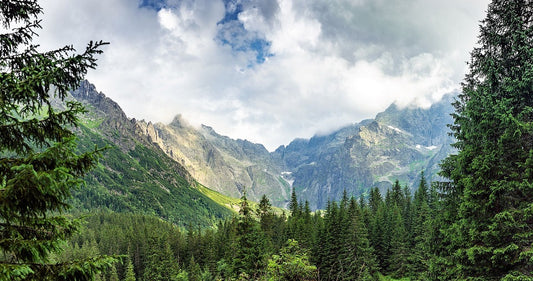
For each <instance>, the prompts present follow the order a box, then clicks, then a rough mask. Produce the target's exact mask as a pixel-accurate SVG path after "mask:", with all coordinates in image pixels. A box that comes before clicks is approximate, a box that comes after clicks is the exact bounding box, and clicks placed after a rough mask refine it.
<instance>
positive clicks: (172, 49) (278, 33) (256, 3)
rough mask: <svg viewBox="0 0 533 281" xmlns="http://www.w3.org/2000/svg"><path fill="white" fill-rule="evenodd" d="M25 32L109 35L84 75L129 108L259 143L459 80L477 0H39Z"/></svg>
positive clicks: (309, 132)
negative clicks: (34, 22) (37, 18)
mask: <svg viewBox="0 0 533 281" xmlns="http://www.w3.org/2000/svg"><path fill="white" fill-rule="evenodd" d="M40 4H41V6H42V7H43V10H44V11H43V12H44V13H43V15H42V17H41V19H42V20H43V21H42V27H43V29H42V30H40V31H38V33H39V37H38V39H37V40H36V43H38V44H40V45H41V49H43V50H50V49H55V48H59V47H61V46H64V45H70V44H72V45H74V47H75V48H77V49H78V50H79V51H80V52H81V51H82V50H83V49H84V48H85V46H86V44H87V43H88V42H89V41H90V40H103V41H107V42H110V45H108V46H105V47H104V48H103V50H104V53H103V54H102V55H99V56H98V67H97V68H96V69H95V70H91V71H90V72H89V73H88V75H87V79H88V80H89V81H90V82H91V83H93V84H94V85H95V86H96V88H97V89H98V90H99V91H101V92H103V93H104V94H106V95H107V96H108V97H110V98H112V99H113V100H115V101H116V102H117V103H118V104H119V105H120V106H121V107H122V109H123V110H124V111H125V112H126V114H127V115H128V117H130V118H136V119H139V120H140V119H144V120H146V121H152V122H163V123H170V122H171V121H172V120H173V119H174V117H175V116H177V115H178V114H181V116H182V117H183V118H184V119H185V120H187V121H188V122H189V123H190V124H191V125H193V126H199V125H200V124H205V125H208V126H211V127H213V128H214V129H215V130H216V131H217V132H218V133H220V134H222V135H227V136H229V137H231V138H235V139H237V138H240V139H247V140H249V141H252V142H256V143H261V144H263V145H265V147H266V148H267V149H269V150H271V151H272V150H274V149H276V148H277V147H278V146H279V145H287V144H288V143H289V142H290V141H291V140H293V139H294V138H309V137H311V136H313V135H315V134H326V133H329V132H332V131H333V130H335V129H338V128H340V127H342V126H345V125H347V124H352V123H356V122H359V121H361V120H363V119H366V118H373V117H374V116H375V115H376V114H377V113H378V112H381V111H383V110H384V109H386V108H387V107H388V106H389V105H390V104H391V103H397V104H398V105H400V106H421V107H428V106H430V105H431V104H432V103H434V102H436V101H438V100H439V99H440V98H441V97H442V96H443V95H444V94H446V93H450V92H454V91H458V90H460V83H461V81H462V79H463V77H464V74H465V73H466V71H467V65H466V62H467V61H468V60H469V52H470V51H471V50H472V48H473V47H474V46H475V44H476V41H477V34H478V29H479V21H480V20H482V19H483V18H484V16H485V11H486V9H487V5H488V0H447V1H442V0H329V1H326V0H76V1H72V0H44V1H41V2H40Z"/></svg>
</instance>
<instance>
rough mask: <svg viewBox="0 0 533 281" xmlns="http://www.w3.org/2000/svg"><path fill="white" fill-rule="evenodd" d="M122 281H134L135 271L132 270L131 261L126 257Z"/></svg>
mask: <svg viewBox="0 0 533 281" xmlns="http://www.w3.org/2000/svg"><path fill="white" fill-rule="evenodd" d="M124 281H136V279H135V271H134V270H133V263H132V262H131V259H130V258H129V256H128V258H127V259H126V271H125V273H124Z"/></svg>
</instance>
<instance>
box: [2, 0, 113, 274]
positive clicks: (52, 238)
mask: <svg viewBox="0 0 533 281" xmlns="http://www.w3.org/2000/svg"><path fill="white" fill-rule="evenodd" d="M0 13H1V14H0V21H1V25H2V27H3V31H5V32H6V33H4V34H0V85H1V87H0V153H1V157H0V279H2V280H91V279H92V278H93V277H94V276H95V275H96V274H97V273H98V272H99V271H101V270H102V269H104V268H107V267H108V266H109V265H110V263H111V262H112V261H114V259H113V258H110V257H91V258H88V259H83V260H81V259H80V260H78V259H74V260H69V261H66V262H61V263H54V262H52V261H50V259H49V258H50V255H51V254H53V253H54V252H57V251H59V249H60V245H61V243H62V242H63V241H65V240H66V239H68V238H69V237H71V236H72V235H73V234H74V233H75V232H76V230H77V228H78V226H79V221H77V220H72V219H70V218H69V217H67V216H65V215H62V213H63V212H64V211H65V210H68V209H69V207H70V206H69V205H68V204H67V200H68V199H69V198H70V196H71V190H72V189H74V188H76V187H78V186H79V185H80V184H81V183H82V182H83V181H82V179H81V178H82V177H83V176H84V175H86V173H87V172H88V171H89V170H90V169H91V168H93V167H94V166H95V165H96V163H97V158H98V155H99V151H98V149H96V148H94V147H92V150H91V151H89V152H87V153H82V154H79V153H76V151H75V148H76V144H75V135H74V133H73V131H72V128H73V127H75V126H77V125H78V114H80V113H82V112H83V111H84V109H83V106H82V105H81V104H80V103H77V102H70V101H69V102H65V108H64V109H56V108H54V107H53V106H52V102H53V100H54V99H59V100H65V98H66V95H67V93H68V91H69V90H70V89H73V88H75V87H77V86H78V84H79V83H80V81H81V80H82V79H83V77H84V75H85V74H86V72H87V70H88V69H90V68H94V67H95V66H96V59H95V55H97V54H99V53H101V50H100V47H101V46H102V45H104V44H105V43H103V42H96V43H93V42H91V43H89V44H88V46H87V48H86V50H85V51H84V52H83V53H81V54H76V53H75V50H74V49H73V48H72V47H71V46H66V47H63V48H61V49H58V50H53V51H49V52H44V53H42V52H39V51H38V50H37V46H36V45H33V44H32V39H33V37H34V36H35V35H36V32H35V30H36V29H39V28H40V27H41V26H40V24H39V20H38V16H39V14H41V13H42V9H41V7H40V6H39V5H38V4H37V2H36V1H1V3H0Z"/></svg>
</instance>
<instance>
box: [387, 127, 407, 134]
mask: <svg viewBox="0 0 533 281" xmlns="http://www.w3.org/2000/svg"><path fill="white" fill-rule="evenodd" d="M387 127H389V129H392V130H395V131H396V132H398V133H405V132H404V131H403V130H401V129H398V128H396V127H393V126H391V125H387Z"/></svg>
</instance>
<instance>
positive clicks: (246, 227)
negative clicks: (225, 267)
mask: <svg viewBox="0 0 533 281" xmlns="http://www.w3.org/2000/svg"><path fill="white" fill-rule="evenodd" d="M236 235H237V237H236V243H237V248H236V250H237V251H236V253H235V256H234V257H233V272H234V274H235V275H237V276H239V275H241V274H243V273H244V274H246V276H249V277H250V278H252V279H255V278H257V277H258V276H260V274H262V271H263V270H264V267H265V260H266V257H267V244H266V239H265V238H266V237H265V235H264V233H263V232H262V231H261V228H260V226H259V224H258V222H257V221H256V220H255V219H254V218H253V217H252V209H251V208H250V206H249V203H248V200H247V199H246V195H243V196H242V198H241V205H240V210H239V219H238V221H237V232H236Z"/></svg>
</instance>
